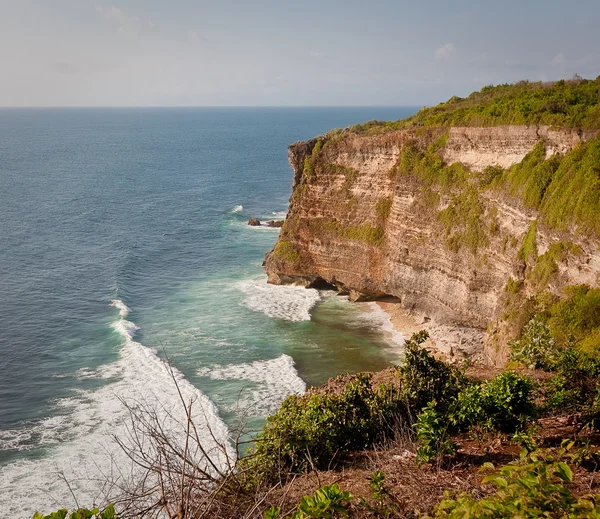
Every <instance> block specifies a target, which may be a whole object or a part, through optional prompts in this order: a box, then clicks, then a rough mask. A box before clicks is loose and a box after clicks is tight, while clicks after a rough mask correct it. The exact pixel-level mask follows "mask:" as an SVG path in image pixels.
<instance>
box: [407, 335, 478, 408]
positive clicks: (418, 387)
mask: <svg viewBox="0 0 600 519" xmlns="http://www.w3.org/2000/svg"><path fill="white" fill-rule="evenodd" d="M428 338H429V334H428V333H427V332H425V331H421V332H419V333H416V334H414V335H413V336H412V337H411V338H410V339H409V340H407V341H406V343H405V344H404V350H405V358H404V364H403V365H402V366H401V367H400V368H399V371H400V375H401V379H402V388H401V391H402V396H403V398H404V400H405V401H406V405H407V406H408V408H409V410H410V411H411V412H412V413H413V414H414V415H416V414H417V413H418V412H420V411H421V409H423V408H424V407H425V406H427V405H428V404H429V402H435V403H436V405H437V409H438V411H439V412H442V413H443V412H445V411H446V409H447V408H448V405H449V404H450V402H451V401H452V399H453V398H455V397H456V396H457V395H458V393H459V392H460V390H461V389H462V388H463V387H464V386H465V385H466V378H465V377H464V374H463V373H462V371H460V370H459V369H457V368H455V367H453V366H450V365H448V364H446V363H445V362H442V361H441V360H437V359H436V358H434V357H433V356H432V355H431V354H430V353H429V352H428V351H427V350H425V349H424V348H423V347H422V346H421V345H422V344H423V343H424V342H425V341H426V340H427V339H428Z"/></svg>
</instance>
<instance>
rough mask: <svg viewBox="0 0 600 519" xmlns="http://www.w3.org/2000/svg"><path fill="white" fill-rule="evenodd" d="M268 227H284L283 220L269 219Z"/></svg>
mask: <svg viewBox="0 0 600 519" xmlns="http://www.w3.org/2000/svg"><path fill="white" fill-rule="evenodd" d="M267 227H275V228H279V227H283V220H269V221H268V222H267Z"/></svg>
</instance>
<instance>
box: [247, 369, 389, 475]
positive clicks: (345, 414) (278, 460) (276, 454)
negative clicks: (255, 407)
mask: <svg viewBox="0 0 600 519" xmlns="http://www.w3.org/2000/svg"><path fill="white" fill-rule="evenodd" d="M371 378H372V377H371V375H368V374H362V375H361V374H359V375H356V376H355V378H354V380H352V381H351V382H350V383H348V384H347V385H346V386H345V387H344V388H343V390H342V391H341V392H340V393H339V394H324V393H316V394H309V395H305V396H296V395H292V396H290V397H288V398H286V400H285V401H284V402H283V404H282V405H281V407H280V408H279V410H278V411H277V413H275V414H274V415H272V416H270V417H269V418H267V423H266V424H265V426H264V428H263V430H262V432H261V433H260V434H259V435H258V437H257V439H256V447H255V449H254V452H253V453H252V454H251V455H250V457H249V458H248V459H247V460H246V461H245V463H247V464H249V466H250V467H252V468H253V469H255V470H257V471H258V472H259V473H265V474H266V475H267V476H269V474H271V476H277V475H278V472H279V470H284V471H291V472H295V471H303V470H305V469H306V468H307V467H309V466H311V464H312V465H314V466H315V467H317V468H319V469H323V468H326V467H328V466H329V465H330V463H331V462H332V460H334V458H341V457H343V456H344V454H345V453H347V452H349V451H353V450H360V449H364V448H367V447H371V446H372V445H373V444H375V443H377V442H379V441H381V440H383V439H384V438H385V436H386V435H387V434H389V433H390V432H391V430H392V428H393V425H394V421H395V419H396V417H397V415H398V413H399V412H400V411H401V408H399V403H400V402H399V400H398V398H397V396H396V398H394V394H393V391H392V389H391V388H389V387H386V386H380V387H377V388H374V387H373V385H372V384H371Z"/></svg>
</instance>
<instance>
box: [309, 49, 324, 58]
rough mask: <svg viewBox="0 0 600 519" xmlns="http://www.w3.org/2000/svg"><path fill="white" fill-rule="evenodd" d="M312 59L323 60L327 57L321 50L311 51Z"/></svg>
mask: <svg viewBox="0 0 600 519" xmlns="http://www.w3.org/2000/svg"><path fill="white" fill-rule="evenodd" d="M309 55H310V57H311V58H316V59H321V58H324V57H325V53H323V52H321V51H320V50H311V51H310V53H309Z"/></svg>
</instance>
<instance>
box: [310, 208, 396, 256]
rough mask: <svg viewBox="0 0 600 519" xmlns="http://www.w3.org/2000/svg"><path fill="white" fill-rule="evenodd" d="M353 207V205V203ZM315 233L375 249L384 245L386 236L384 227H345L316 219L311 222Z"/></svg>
mask: <svg viewBox="0 0 600 519" xmlns="http://www.w3.org/2000/svg"><path fill="white" fill-rule="evenodd" d="M351 205H353V204H352V203H351ZM309 225H310V227H311V229H312V231H313V232H316V233H320V232H329V233H333V234H335V235H336V236H340V237H342V238H348V239H350V240H358V241H362V242H364V243H367V244H369V245H373V246H375V247H381V246H382V245H383V242H384V239H385V236H384V231H383V228H382V227H379V226H377V227H373V226H372V225H369V224H368V223H363V224H361V225H351V226H344V225H342V224H340V223H339V222H336V221H335V220H325V219H314V220H311V221H310V222H309Z"/></svg>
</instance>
